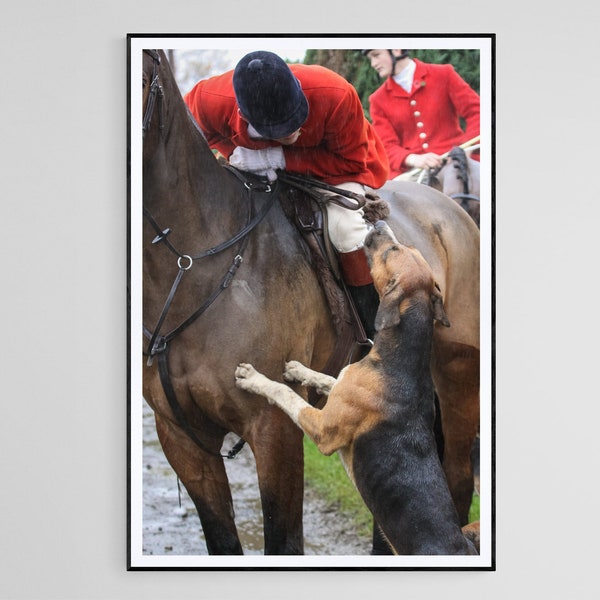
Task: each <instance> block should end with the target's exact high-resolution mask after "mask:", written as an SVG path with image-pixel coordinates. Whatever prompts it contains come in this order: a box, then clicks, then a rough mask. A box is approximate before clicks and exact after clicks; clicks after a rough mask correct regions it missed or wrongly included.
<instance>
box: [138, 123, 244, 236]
mask: <svg viewBox="0 0 600 600" xmlns="http://www.w3.org/2000/svg"><path fill="white" fill-rule="evenodd" d="M182 124H183V125H187V126H183V127H182V126H181V124H180V126H179V127H175V126H173V127H171V129H170V130H169V133H168V135H165V136H164V139H163V140H162V143H161V144H160V145H159V147H158V148H157V151H156V153H155V155H154V157H153V159H152V160H151V161H149V163H148V165H146V169H145V174H144V186H145V189H146V193H145V195H144V205H145V208H147V209H148V210H149V212H150V213H151V214H152V215H154V216H155V218H156V219H157V220H158V219H161V220H162V221H164V222H166V225H167V226H169V227H172V228H174V227H178V228H179V230H181V229H182V228H183V229H186V230H187V229H189V228H190V227H193V232H192V234H193V235H197V232H198V231H199V230H200V231H202V232H203V236H208V237H210V230H211V228H210V227H209V226H208V224H209V223H210V222H213V221H215V220H218V221H220V222H223V221H227V218H228V216H229V215H231V216H232V217H233V216H234V215H237V214H240V203H241V197H242V196H243V194H242V193H241V191H239V190H238V189H237V188H236V187H235V184H234V182H233V181H232V180H231V178H230V177H228V176H227V174H226V173H225V172H224V169H223V168H222V167H221V166H220V165H219V164H218V163H217V161H216V159H215V158H214V156H213V154H212V152H211V151H210V149H209V148H208V145H207V144H206V141H205V140H204V138H203V137H202V135H201V134H200V133H199V131H197V130H196V128H195V127H194V126H193V124H192V123H186V122H185V121H184V122H183V123H182ZM217 218H218V219H217ZM167 221H168V222H167Z"/></svg>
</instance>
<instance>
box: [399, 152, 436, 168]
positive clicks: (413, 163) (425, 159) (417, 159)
mask: <svg viewBox="0 0 600 600" xmlns="http://www.w3.org/2000/svg"><path fill="white" fill-rule="evenodd" d="M404 162H405V164H406V166H407V167H409V168H411V169H439V168H441V167H442V164H443V159H442V157H441V156H440V155H439V154H435V153H433V152H428V153H427V154H409V155H408V156H407V157H406V158H405V159H404Z"/></svg>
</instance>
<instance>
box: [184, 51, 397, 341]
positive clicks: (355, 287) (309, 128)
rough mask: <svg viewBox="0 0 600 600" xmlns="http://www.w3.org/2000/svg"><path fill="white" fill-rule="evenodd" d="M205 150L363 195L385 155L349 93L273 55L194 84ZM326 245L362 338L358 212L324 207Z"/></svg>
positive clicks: (342, 84)
mask: <svg viewBox="0 0 600 600" xmlns="http://www.w3.org/2000/svg"><path fill="white" fill-rule="evenodd" d="M184 100H185V102H186V104H187V105H188V107H189V109H190V111H191V113H192V115H193V116H194V118H195V119H196V121H197V122H198V124H199V126H200V128H201V129H202V131H203V132H204V134H205V136H206V139H207V141H208V144H209V145H210V146H211V147H212V148H216V149H217V150H218V151H219V152H221V154H223V155H224V156H225V157H226V158H228V160H229V162H230V164H232V165H233V166H235V167H237V168H239V169H241V170H244V171H250V172H254V173H258V174H260V175H265V176H267V177H268V178H269V179H270V180H274V179H276V178H277V170H278V169H286V170H288V171H292V172H295V173H300V174H304V175H310V176H312V177H315V178H317V179H319V180H321V181H323V182H325V183H328V184H332V185H336V186H339V187H342V188H346V189H349V190H351V191H353V192H357V193H361V194H364V193H365V189H364V186H369V187H372V188H379V187H381V186H382V185H383V184H384V183H385V182H386V180H387V177H388V169H389V165H388V159H387V155H386V152H385V148H384V147H383V144H382V142H381V140H380V139H379V137H378V136H377V134H376V133H375V130H374V129H373V126H372V125H371V124H370V123H369V122H368V121H367V119H366V118H365V116H364V112H363V108H362V105H361V102H360V99H359V97H358V94H357V93H356V90H355V89H354V87H353V86H352V85H351V84H349V83H348V82H347V81H346V80H345V79H344V78H343V77H341V76H340V75H338V74H336V73H334V72H333V71H330V70H329V69H326V68H324V67H320V66H316V65H287V64H286V63H285V61H283V60H282V59H281V58H280V57H279V56H277V55H276V54H273V53H272V52H264V51H257V52H251V53H250V54H247V55H246V56H244V57H243V58H242V59H241V60H240V62H239V63H238V64H237V66H236V67H235V69H234V70H233V71H229V72H227V73H224V74H223V75H219V76H216V77H211V78H210V79H207V80H204V81H200V82H199V83H197V84H196V86H195V87H194V88H193V89H192V90H191V91H190V92H189V93H188V94H186V96H185V97H184ZM327 217H328V218H327V224H328V231H329V237H330V239H331V242H332V244H333V245H334V246H335V248H336V249H337V251H338V259H339V263H340V268H341V271H342V274H343V276H344V280H345V281H346V283H347V284H348V286H349V289H350V292H351V293H352V296H353V298H354V300H355V304H356V307H357V309H358V312H359V314H360V315H361V317H362V320H363V324H364V325H365V330H366V332H367V334H368V335H370V336H372V335H373V334H374V319H375V314H374V310H376V307H377V304H378V296H377V293H376V292H375V290H374V288H373V283H372V281H373V280H372V279H371V274H370V270H369V265H368V264H367V260H366V256H365V254H364V251H363V249H362V247H363V244H364V239H365V236H366V234H367V232H368V231H369V228H370V225H369V224H367V223H366V222H365V220H364V215H363V212H362V209H361V210H356V211H354V210H350V209H347V208H343V207H340V206H338V205H336V204H334V203H328V204H327Z"/></svg>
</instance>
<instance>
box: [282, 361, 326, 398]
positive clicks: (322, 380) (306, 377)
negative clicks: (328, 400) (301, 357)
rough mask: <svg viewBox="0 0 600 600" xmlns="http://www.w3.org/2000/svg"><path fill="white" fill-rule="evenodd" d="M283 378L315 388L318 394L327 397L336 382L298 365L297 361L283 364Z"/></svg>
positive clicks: (322, 374)
mask: <svg viewBox="0 0 600 600" xmlns="http://www.w3.org/2000/svg"><path fill="white" fill-rule="evenodd" d="M283 378H284V379H285V380H286V381H290V382H294V383H299V384H301V385H303V386H306V387H312V388H315V389H316V390H317V392H319V394H323V395H324V396H328V395H329V392H330V391H331V388H332V387H333V386H334V385H335V383H336V381H337V380H336V379H335V377H331V376H330V375H325V374H324V373H319V372H318V371H313V370H312V369H309V368H308V367H305V366H304V365H303V364H302V363H299V362H298V361H297V360H291V361H290V362H287V363H285V370H284V372H283Z"/></svg>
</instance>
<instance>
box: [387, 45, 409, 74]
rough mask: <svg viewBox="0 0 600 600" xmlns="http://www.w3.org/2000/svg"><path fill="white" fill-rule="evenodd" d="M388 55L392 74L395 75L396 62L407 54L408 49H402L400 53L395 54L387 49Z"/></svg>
mask: <svg viewBox="0 0 600 600" xmlns="http://www.w3.org/2000/svg"><path fill="white" fill-rule="evenodd" d="M388 52H389V53H390V56H391V57H392V76H394V75H396V63H397V62H398V61H399V60H401V59H403V58H406V57H407V56H408V50H402V54H400V55H399V56H396V55H395V54H394V53H393V52H392V51H391V50H388Z"/></svg>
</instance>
